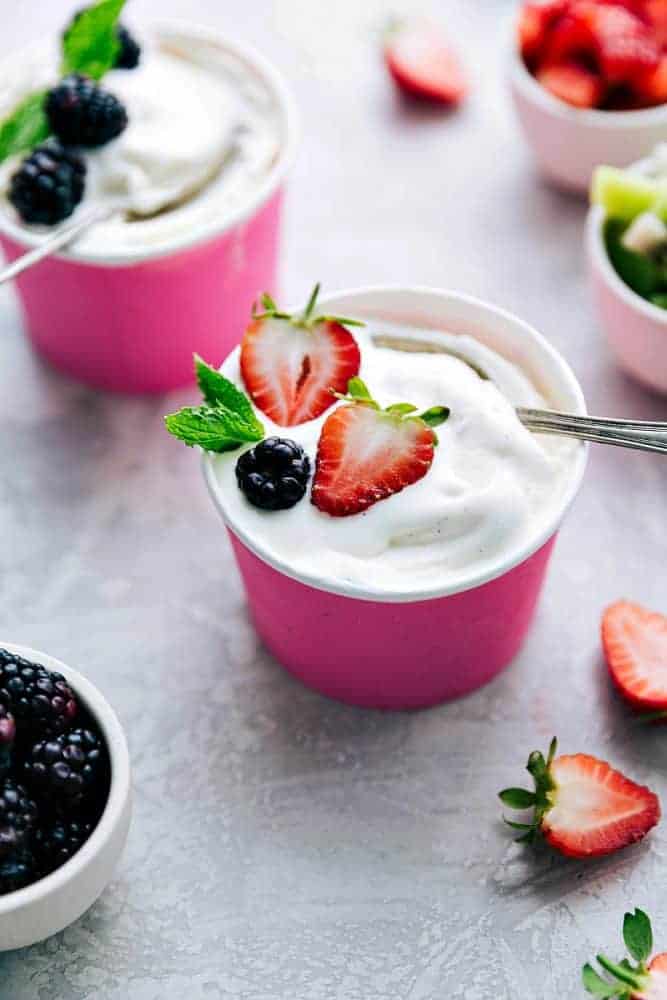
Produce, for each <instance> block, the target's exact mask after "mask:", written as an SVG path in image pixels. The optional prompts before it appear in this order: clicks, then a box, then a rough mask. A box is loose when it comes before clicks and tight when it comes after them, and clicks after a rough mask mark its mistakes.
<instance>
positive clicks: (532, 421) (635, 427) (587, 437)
mask: <svg viewBox="0 0 667 1000" xmlns="http://www.w3.org/2000/svg"><path fill="white" fill-rule="evenodd" d="M373 342H374V343H375V344H378V345H379V346H380V347H389V348H392V349H393V350H398V351H407V352H409V353H412V352H422V351H426V352H428V353H429V354H450V355H452V356H453V357H455V358H458V360H459V361H463V362H464V364H466V365H468V367H469V368H472V370H473V371H474V372H475V374H476V375H478V376H479V377H480V378H481V379H484V380H485V381H491V379H490V376H489V375H488V374H487V373H486V372H485V371H484V370H483V369H481V368H480V367H479V365H477V364H475V363H474V362H472V361H469V360H468V359H467V358H466V357H465V355H463V354H461V353H459V352H458V351H451V350H449V349H448V348H446V347H443V346H442V345H441V344H436V343H435V342H433V341H419V340H412V339H408V338H400V337H392V336H391V335H389V336H387V335H385V334H382V335H381V336H378V337H373ZM516 415H517V417H518V418H519V420H520V421H521V423H522V424H523V425H524V427H527V428H528V430H531V431H534V432H535V433H536V434H557V435H559V436H561V437H573V438H578V439H579V440H580V441H593V442H595V443H597V444H613V445H617V446H618V447H621V448H634V449H636V450H637V451H653V452H658V453H660V454H662V455H667V423H664V422H661V421H657V420H623V419H620V420H617V419H613V418H610V417H589V416H582V415H580V414H578V413H561V412H559V411H558V410H535V409H531V408H529V407H525V406H519V407H517V410H516Z"/></svg>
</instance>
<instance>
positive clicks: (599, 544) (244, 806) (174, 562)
mask: <svg viewBox="0 0 667 1000" xmlns="http://www.w3.org/2000/svg"><path fill="white" fill-rule="evenodd" d="M5 5H6V14H7V17H6V19H3V33H2V38H1V39H0V49H1V50H3V51H4V50H9V49H10V48H12V47H13V46H14V45H17V44H19V43H22V42H24V41H26V40H28V39H29V38H31V37H33V36H34V35H35V34H37V33H38V32H40V31H43V30H45V29H49V28H54V29H55V28H56V26H58V25H60V24H61V23H62V22H63V21H64V19H65V17H66V16H67V14H68V12H69V9H70V7H69V5H68V4H66V3H63V2H62V0H58V2H56V3H54V2H47V0H34V2H32V3H31V4H30V5H20V17H19V16H18V14H17V11H18V7H17V6H16V5H10V4H9V3H8V2H7V0H5ZM10 6H11V8H12V9H11V10H10ZM129 6H130V7H131V8H132V9H133V12H134V14H135V16H136V17H137V18H142V17H151V16H154V15H156V14H160V15H161V14H165V13H172V14H180V15H183V16H189V17H192V18H195V19H198V20H200V21H203V22H206V23H213V24H219V25H220V26H221V27H222V28H224V29H226V30H228V31H230V32H234V33H236V34H238V35H239V36H240V37H242V38H244V39H245V40H246V41H249V42H252V43H254V44H255V45H256V46H258V47H259V48H260V49H261V50H263V51H264V52H265V53H266V54H267V55H269V56H271V57H272V58H273V59H274V60H275V61H276V63H277V64H278V65H279V66H280V67H281V68H282V69H283V71H284V72H285V74H286V75H287V77H288V78H289V80H290V81H291V84H292V86H293V88H294V90H295V92H296V95H297V98H298V100H299V103H300V105H301V109H302V114H303V124H304V133H305V134H304V141H303V145H302V148H301V153H300V157H299V161H298V164H297V166H296V168H295V171H294V176H293V179H292V184H291V192H290V198H289V202H288V206H287V226H286V234H285V241H284V266H283V287H284V290H285V295H286V297H287V298H288V299H290V300H297V299H299V297H302V296H304V295H305V294H306V293H307V291H308V290H309V289H310V287H311V285H312V283H313V281H314V280H315V279H321V280H322V282H323V283H324V285H325V286H326V288H327V289H334V288H337V287H343V286H351V285H355V284H362V283H369V282H384V281H393V282H419V283H423V284H432V285H440V286H446V287H451V288H455V289H459V290H463V291H466V292H469V293H473V294H476V295H479V296H483V297H485V298H488V299H490V300H491V301H493V302H496V303H498V304H500V305H502V306H505V307H507V308H508V309H511V310H513V311H515V312H517V313H519V314H520V315H521V316H523V317H524V318H525V319H527V320H529V321H530V322H532V323H534V324H535V325H536V326H537V327H538V328H539V329H541V330H542V331H543V332H544V333H545V334H546V335H547V336H548V337H549V338H551V339H552V341H553V342H554V343H555V344H556V345H557V346H558V347H559V348H560V349H561V350H562V351H563V352H564V353H565V355H566V356H567V357H568V358H569V360H570V361H571V363H572V364H573V366H574V368H575V370H576V371H577V373H578V375H579V377H580V378H581V380H582V382H583V385H584V387H585V390H586V393H587V396H588V401H589V405H590V408H591V409H592V410H593V411H599V412H601V413H609V414H625V415H628V416H635V417H645V418H650V419H667V402H665V401H664V400H660V399H657V398H655V397H651V396H650V395H648V394H646V393H645V392H643V391H642V390H641V389H640V388H638V387H637V386H635V385H633V384H632V383H631V382H630V381H628V380H626V379H625V378H624V377H623V376H622V375H621V374H619V373H618V372H617V371H616V370H615V368H614V365H613V363H612V361H611V359H610V358H609V355H608V353H607V350H606V348H605V345H604V342H603V339H602V337H601V334H600V331H599V330H598V329H597V327H596V324H595V321H594V318H593V316H592V314H591V311H590V304H589V297H588V293H587V288H586V283H585V277H584V265H583V254H582V241H581V237H582V222H583V217H584V206H583V205H582V204H581V203H579V202H578V201H576V200H573V199H572V198H569V197H565V196H563V195H560V194H558V193H556V192H554V191H552V190H549V189H548V188H547V187H545V186H544V185H543V184H542V183H541V182H540V181H539V179H538V178H537V177H536V176H535V174H534V172H533V169H532V166H531V163H530V159H529V157H528V154H527V152H526V150H525V148H524V146H523V145H522V142H521V139H520V137H519V134H518V132H517V129H516V127H515V124H514V121H513V119H512V116H511V110H510V108H509V106H508V100H507V96H506V93H505V89H504V86H503V72H502V46H501V42H502V40H503V36H504V28H505V22H506V16H507V13H508V11H509V7H510V4H509V3H506V2H495V3H494V2H492V0H475V2H474V3H471V2H470V0H450V2H448V4H447V5H446V9H444V5H443V13H444V16H445V19H446V20H447V21H448V22H449V25H450V33H451V35H452V36H453V38H455V39H457V38H458V39H459V40H460V41H461V43H462V44H463V43H465V44H466V45H467V52H468V60H469V62H470V64H471V69H472V72H473V74H474V77H475V87H474V92H473V94H472V97H471V100H470V102H469V103H468V105H467V107H466V108H465V110H463V111H462V112H461V113H460V114H457V115H452V116H447V115H443V114H441V113H433V112H432V111H428V110H415V109H412V110H410V109H406V108H405V107H403V106H402V105H401V103H400V102H399V101H398V100H397V99H396V98H395V96H394V94H393V92H392V90H391V88H390V86H389V84H388V82H387V80H386V79H385V76H384V73H383V70H382V66H381V64H380V61H379V58H378V39H379V33H380V29H381V25H382V22H383V19H384V17H385V16H386V14H387V13H388V11H389V9H390V0H366V2H365V3H364V4H360V3H358V2H357V0H339V2H337V3H323V2H321V0H312V2H310V3H308V4H307V3H305V2H302V0H274V2H272V3H271V2H268V0H246V2H245V3H243V4H240V3H238V2H237V3H228V4H220V3H218V2H217V0H190V2H189V3H187V4H186V3H184V2H183V0H161V2H160V3H158V2H157V0H130V4H129ZM403 9H406V8H405V5H404V7H403ZM0 362H1V363H0V425H1V428H2V430H1V432H0V463H1V464H0V469H1V474H0V525H1V529H2V533H1V544H0V636H2V637H5V638H7V639H12V640H14V641H16V642H23V643H27V644H31V645H33V646H37V647H41V648H43V649H45V650H48V651H49V652H51V653H53V654H54V655H56V656H59V657H61V658H62V659H64V660H66V661H68V662H69V663H71V664H72V665H73V666H75V667H77V668H79V669H81V670H83V671H85V672H87V673H88V674H89V676H90V677H91V678H92V680H93V681H95V682H96V683H97V684H99V685H100V686H101V687H102V689H103V690H104V691H105V692H106V693H107V695H108V697H109V698H110V699H111V701H112V702H113V703H114V705H115V706H116V707H117V709H118V712H119V714H120V716H121V718H122V720H123V722H124V724H125V725H126V727H127V731H128V734H129V740H130V744H131V751H132V756H133V761H134V767H135V770H136V793H137V794H136V813H135V821H134V825H133V829H132V832H131V837H130V842H129V846H128V850H127V853H126V855H125V857H124V860H123V863H122V864H121V866H120V868H119V870H118V873H117V876H116V878H115V880H114V882H113V884H112V885H111V887H110V888H109V890H108V891H107V892H106V893H105V894H104V896H103V897H102V899H101V900H100V901H99V903H98V904H97V905H96V906H94V907H93V909H92V910H91V911H90V912H89V913H88V914H87V915H86V916H85V917H84V918H83V919H82V920H80V921H79V922H78V923H77V924H76V925H75V926H73V927H71V928H70V929H69V930H67V931H66V932H64V933H63V934H61V935H59V936H58V937H56V938H54V939H52V940H50V941H48V942H46V943H44V944H42V945H39V946H37V947H35V948H33V949H30V950H28V951H24V952H15V953H12V954H7V955H4V956H0V997H2V1000H93V998H94V1000H181V998H183V997H186V996H187V997H188V1000H222V998H228V997H234V998H239V1000H440V998H442V997H445V996H447V997H457V998H465V1000H495V998H508V1000H509V998H512V1000H535V998H540V1000H555V998H557V997H558V998H563V997H565V998H571V997H572V998H576V997H578V996H580V995H582V991H581V988H580V986H579V984H578V976H579V968H580V966H581V964H582V962H583V961H584V960H585V959H586V958H588V957H589V956H590V955H592V954H593V953H594V952H595V950H596V949H599V948H601V947H604V948H606V949H607V950H610V951H611V952H612V954H615V953H616V951H617V945H618V944H619V929H620V921H621V917H622V913H623V911H624V909H625V908H626V907H628V906H634V905H640V906H643V907H644V908H646V909H647V910H648V911H649V912H650V913H651V914H652V916H653V917H654V920H655V927H656V937H657V942H658V943H659V944H660V945H661V946H662V948H667V899H666V897H665V893H664V878H665V871H666V866H665V857H666V852H667V834H666V833H665V828H664V827H663V828H661V829H658V830H657V831H656V832H655V834H654V835H653V836H652V837H651V838H650V839H649V840H647V841H646V842H644V843H643V844H642V845H640V846H638V847H637V848H635V849H632V850H630V851H627V852H626V853H624V854H622V855H618V856H617V857H614V858H612V859H609V860H607V861H603V862H598V863H594V864H588V865H579V864H573V863H569V862H567V861H565V860H563V859H560V858H558V857H555V856H552V855H550V854H548V853H547V852H543V851H542V852H540V851H538V852H536V853H533V852H530V851H525V850H523V849H521V848H518V847H516V846H514V845H513V844H512V839H511V835H510V834H509V833H508V831H507V830H506V829H504V828H503V826H502V824H501V822H500V810H499V804H498V802H497V800H496V798H495V793H496V791H497V789H498V788H500V787H501V786H503V785H506V784H508V783H512V782H514V781H515V779H518V778H520V776H521V769H522V766H523V764H524V761H525V757H526V755H527V753H528V751H529V750H531V749H533V748H534V747H546V744H547V743H548V740H549V738H550V737H551V736H552V734H554V733H557V734H558V735H559V736H560V739H561V741H562V746H563V748H564V749H565V750H569V751H576V750H587V751H590V752H594V753H598V754H600V755H602V756H605V757H609V758H611V759H612V760H613V761H615V762H616V763H617V764H618V765H620V766H622V767H624V768H625V769H627V771H628V772H629V773H630V774H631V775H632V776H634V777H635V778H637V779H641V780H644V781H646V782H649V783H651V784H652V785H653V786H654V787H655V788H656V790H658V791H659V792H662V793H663V795H665V794H666V793H667V742H666V737H665V733H664V732H661V731H649V730H641V729H638V728H637V727H633V726H632V725H631V724H630V722H629V719H628V715H627V713H626V712H625V711H624V710H623V708H622V707H621V706H620V705H619V704H618V702H617V700H616V699H615V697H614V696H613V694H612V692H611V691H610V687H609V684H608V682H607V679H606V677H605V674H604V670H603V665H602V659H601V655H600V648H599V641H598V622H599V615H600V611H601V608H602V607H603V606H604V605H605V603H606V602H608V601H610V600H612V599H614V598H616V597H619V596H621V595H627V596H630V597H632V598H634V599H637V600H640V601H644V602H646V603H647V604H648V605H653V606H655V607H658V608H660V607H662V608H663V609H665V608H666V607H667V592H666V588H665V563H666V554H667V545H666V543H665V532H666V530H667V529H666V523H665V496H666V487H667V463H666V462H665V461H664V459H661V458H660V457H653V456H645V455H639V454H633V453H630V452H622V451H614V450H611V449H610V450H604V449H601V448H599V449H597V450H594V451H593V454H592V456H591V462H590V466H589V470H588V474H587V478H586V482H585V486H584V489H583V491H582V493H581V495H580V498H579V500H578V502H577V504H576V507H575V508H574V510H573V511H572V514H571V516H570V518H569V520H568V522H567V525H566V527H565V529H564V531H563V532H562V535H561V538H560V542H559V546H558V548H557V552H556V556H555V560H554V562H553V565H552V572H551V575H550V578H549V581H548V586H547V589H546V592H545V594H544V599H543V601H542V604H541V608H540V612H539V616H538V619H537V622H536V626H535V628H534V630H533V632H532V634H531V636H530V640H529V642H528V644H527V646H526V648H525V650H524V652H523V654H522V655H521V656H520V657H519V659H518V660H517V661H516V662H515V663H514V664H513V665H512V667H511V668H510V669H509V670H508V671H507V672H506V673H505V674H504V675H503V676H501V677H499V678H498V679H497V680H496V681H495V682H494V683H493V684H491V685H490V686H489V687H487V688H486V689H485V690H482V691H479V692H478V693H477V694H474V695H472V696H471V697H468V698H466V699H464V700H462V701H460V702H457V703H455V704H450V705H447V706H443V707H441V708H438V709H435V710H432V711H428V712H423V713H419V714H410V715H384V714H380V713H374V712H364V711H357V710H354V709H351V708H346V707H344V706H341V705H337V704H334V703H332V702H329V701H326V700H324V699H323V698H320V697H318V696H317V695H315V694H312V693H310V692H308V691H307V690H304V689H303V688H302V687H300V686H299V685H298V684H297V683H295V682H294V681H293V680H291V679H290V678H289V677H288V676H286V675H285V674H284V673H283V672H282V670H281V669H280V668H279V667H278V666H277V665H276V663H275V662H273V661H272V659H271V657H270V656H268V654H267V653H266V652H264V650H263V649H262V648H261V646H260V645H259V644H258V642H257V639H256V637H255V635H254V633H253V630H252V628H251V626H250V624H249V622H248V619H247V617H246V611H245V606H244V601H243V595H242V592H241V587H240V583H239V580H238V577H237V574H236V571H235V569H234V566H233V564H232V559H231V554H230V551H229V548H228V546H227V543H226V540H225V538H224V536H223V532H222V529H221V526H220V524H219V522H218V519H217V515H216V514H215V512H214V511H213V509H212V507H211V505H210V503H209V501H208V498H207V496H206V494H205V490H204V487H203V484H202V481H201V478H200V474H199V466H198V462H197V460H196V457H195V456H194V455H193V454H192V453H191V452H189V451H187V450H186V449H184V448H182V447H180V446H179V445H178V444H177V443H176V442H173V441H171V440H169V439H168V438H167V436H166V434H165V433H164V432H163V429H162V426H161V415H162V414H163V413H164V412H167V411H168V410H170V409H172V408H174V407H175V406H177V405H180V404H181V403H182V402H184V401H185V400H186V399H188V398H189V395H190V394H188V393H180V394H175V395H174V396H173V397H172V398H169V399H152V400H150V399H138V400H128V399H118V398H112V397H104V396H101V395H96V394H94V393H91V392H89V391H87V390H85V389H83V388H81V387H79V386H77V385H74V384H72V383H69V382H67V381H66V380H64V379H62V378H60V377H58V376H57V375H55V374H54V373H53V372H51V371H49V370H47V369H46V368H44V367H43V366H42V365H41V364H40V363H39V362H38V361H36V360H35V358H34V357H33V356H32V355H31V352H30V350H29V349H28V347H27V346H26V342H25V340H24V337H23V335H22V331H21V317H20V315H19V312H18V309H17V305H16V302H15V300H14V298H13V295H12V292H11V291H10V290H7V289H3V290H2V292H1V293H0Z"/></svg>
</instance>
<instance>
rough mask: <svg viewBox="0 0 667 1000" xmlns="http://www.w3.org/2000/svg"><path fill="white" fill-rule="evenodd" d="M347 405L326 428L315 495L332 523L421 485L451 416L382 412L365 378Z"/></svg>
mask: <svg viewBox="0 0 667 1000" xmlns="http://www.w3.org/2000/svg"><path fill="white" fill-rule="evenodd" d="M343 399H344V400H345V402H344V405H342V406H338V407H337V408H336V409H335V410H334V411H333V413H331V414H330V415H329V416H328V417H327V419H326V420H325V422H324V424H323V426H322V431H321V434H320V440H319V442H318V446H317V458H316V463H315V477H314V480H313V488H312V493H311V500H312V502H313V503H314V504H315V506H316V507H317V508H318V509H319V510H321V511H323V512H324V513H325V514H330V515H331V516H332V517H348V516H349V515H351V514H360V513H361V512H362V511H364V510H367V509H368V508H369V507H371V506H372V505H373V504H375V503H378V501H380V500H385V499H386V498H387V497H390V496H392V495H393V494H395V493H399V492H400V491H401V490H403V489H405V487H406V486H411V485H412V484H413V483H416V482H418V480H420V479H422V478H423V477H424V476H425V475H426V473H427V472H428V470H429V469H430V467H431V464H432V462H433V457H434V449H435V447H436V445H437V443H438V439H437V437H436V434H435V431H434V430H433V428H434V427H437V426H438V425H439V424H441V423H443V422H444V421H445V420H446V419H447V417H448V416H449V410H448V409H447V407H445V406H434V407H431V408H430V409H429V410H426V411H425V412H424V413H421V414H417V408H416V407H415V406H412V405H411V404H410V403H395V404H393V405H392V406H388V407H387V408H386V409H381V408H380V406H379V405H378V403H376V401H375V400H374V399H373V398H372V396H371V395H370V393H369V391H368V389H367V387H366V386H365V384H364V383H363V382H362V380H361V379H360V378H354V379H352V380H351V381H350V384H349V386H348V395H347V396H344V397H343Z"/></svg>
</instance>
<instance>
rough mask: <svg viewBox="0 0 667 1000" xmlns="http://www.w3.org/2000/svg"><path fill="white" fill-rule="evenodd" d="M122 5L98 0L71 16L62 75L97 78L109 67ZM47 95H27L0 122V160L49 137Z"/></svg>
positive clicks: (121, 0)
mask: <svg viewBox="0 0 667 1000" xmlns="http://www.w3.org/2000/svg"><path fill="white" fill-rule="evenodd" d="M124 4H125V0H98V2H97V3H94V4H92V5H91V6H90V7H86V9H85V10H82V11H81V13H80V14H78V15H77V16H76V17H75V18H74V20H73V21H72V23H71V25H70V26H69V28H68V29H67V31H66V32H65V36H64V38H63V58H62V72H63V75H66V74H67V73H83V74H84V76H90V77H92V78H93V79H94V80H99V79H100V78H101V77H102V76H104V74H105V73H106V72H107V70H109V69H111V67H112V66H113V65H114V63H115V61H116V57H117V55H118V52H119V50H120V42H119V41H118V35H117V31H116V26H117V22H118V18H119V16H120V12H121V10H122V9H123V6H124ZM46 94H47V91H46V90H40V91H37V92H36V93H34V94H29V95H28V96H27V97H25V98H24V99H23V100H22V101H21V103H20V104H19V105H18V106H17V107H16V108H14V110H13V111H12V113H11V114H10V115H8V116H7V118H5V119H4V121H2V122H0V163H2V162H3V160H6V159H7V157H9V156H15V155H16V154H18V153H25V152H27V151H28V150H30V149H34V148H35V146H38V145H39V143H40V142H43V141H44V139H46V138H47V137H48V135H49V132H50V128H49V123H48V120H47V117H46V114H45V113H44V99H45V97H46Z"/></svg>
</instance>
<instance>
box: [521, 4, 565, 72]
mask: <svg viewBox="0 0 667 1000" xmlns="http://www.w3.org/2000/svg"><path fill="white" fill-rule="evenodd" d="M567 7H568V0H548V2H546V3H539V2H530V3H525V4H524V5H523V7H522V8H521V10H520V11H519V20H518V27H517V30H518V34H519V50H520V52H521V55H522V56H523V58H524V59H525V60H526V62H527V63H528V64H529V65H531V64H533V63H535V62H536V61H537V60H538V59H539V58H540V56H541V53H542V50H543V48H544V46H545V43H546V42H547V40H548V38H549V36H550V33H551V31H552V29H553V28H554V26H555V25H556V24H557V23H558V21H559V18H560V17H561V15H563V14H564V13H565V12H566V10H567Z"/></svg>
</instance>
